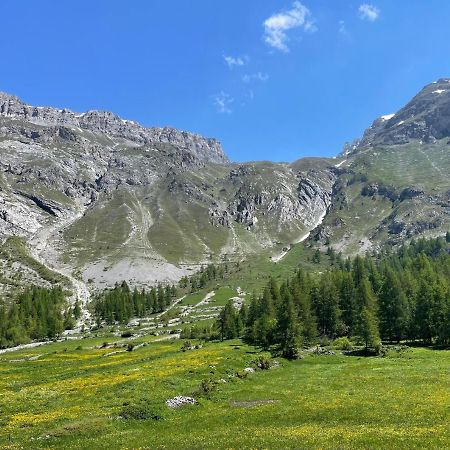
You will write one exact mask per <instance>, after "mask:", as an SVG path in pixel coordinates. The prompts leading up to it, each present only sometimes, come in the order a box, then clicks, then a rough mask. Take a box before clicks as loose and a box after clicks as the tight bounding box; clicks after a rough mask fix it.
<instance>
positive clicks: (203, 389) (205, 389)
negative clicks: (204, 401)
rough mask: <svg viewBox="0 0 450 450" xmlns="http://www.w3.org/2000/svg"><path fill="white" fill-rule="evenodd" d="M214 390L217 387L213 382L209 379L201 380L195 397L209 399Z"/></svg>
mask: <svg viewBox="0 0 450 450" xmlns="http://www.w3.org/2000/svg"><path fill="white" fill-rule="evenodd" d="M216 388H217V385H216V382H215V381H214V380H211V379H206V380H202V382H201V383H200V387H199V389H198V391H197V395H200V396H204V397H206V398H210V397H211V394H212V393H213V392H214V391H215V390H216Z"/></svg>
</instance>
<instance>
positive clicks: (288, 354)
mask: <svg viewBox="0 0 450 450" xmlns="http://www.w3.org/2000/svg"><path fill="white" fill-rule="evenodd" d="M282 356H283V358H286V359H299V357H300V352H299V350H298V348H297V347H295V346H291V345H290V346H287V347H285V348H284V349H283V352H282Z"/></svg>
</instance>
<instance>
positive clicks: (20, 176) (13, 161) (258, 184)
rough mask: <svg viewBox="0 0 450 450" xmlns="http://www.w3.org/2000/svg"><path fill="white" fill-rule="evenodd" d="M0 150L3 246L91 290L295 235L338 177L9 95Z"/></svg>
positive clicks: (327, 198) (320, 209)
mask: <svg viewBox="0 0 450 450" xmlns="http://www.w3.org/2000/svg"><path fill="white" fill-rule="evenodd" d="M0 152H1V155H2V157H1V159H0V243H1V241H4V240H5V239H6V238H7V237H8V236H12V235H15V236H21V237H23V238H25V239H26V240H28V242H29V243H30V246H31V248H32V250H33V252H34V254H35V255H36V256H37V257H39V258H40V259H41V260H42V261H43V262H45V263H49V264H50V265H53V266H55V267H61V266H60V264H61V261H62V260H63V259H64V261H65V264H66V265H69V267H67V268H66V269H65V270H66V272H67V273H71V271H72V269H73V268H76V269H78V270H79V271H80V272H81V273H82V274H83V275H84V277H85V280H87V279H92V280H93V283H94V284H95V285H97V286H98V287H104V286H108V285H110V284H114V282H115V281H117V279H122V278H125V279H127V280H129V281H131V282H132V283H133V282H135V283H141V284H145V283H146V282H148V284H151V283H154V282H156V281H169V280H171V281H173V280H175V279H177V278H180V277H181V276H183V275H184V274H185V273H186V270H188V268H189V269H192V268H194V269H195V267H196V264H200V263H206V262H208V261H211V260H217V259H221V258H225V257H226V258H228V259H229V258H233V257H236V258H239V259H241V258H242V257H243V256H246V255H248V254H250V253H252V254H255V253H258V252H260V251H261V250H263V249H266V248H270V247H271V246H274V245H276V244H279V243H284V244H286V245H287V244H289V243H292V242H295V241H296V240H297V239H298V238H299V236H302V235H304V234H305V233H306V232H307V231H309V230H310V229H311V228H313V227H314V225H315V223H316V222H317V220H318V218H319V217H322V216H323V215H324V214H325V212H326V211H327V209H328V208H329V206H330V204H331V201H332V187H333V183H334V180H335V178H336V177H335V174H334V173H333V172H332V171H331V170H329V169H328V167H321V168H320V169H315V168H314V167H313V166H314V163H312V164H310V165H308V167H297V166H296V165H295V164H292V165H291V164H275V163H273V164H272V163H248V164H232V163H230V162H229V161H228V158H227V157H226V155H225V154H224V152H223V150H222V148H221V146H220V144H219V142H218V141H216V140H215V139H206V138H203V137H201V136H198V135H196V134H192V133H188V132H182V131H178V130H176V129H173V128H144V127H142V126H140V125H139V124H137V123H135V122H132V121H128V120H123V119H121V118H120V117H118V116H116V115H115V114H113V113H110V112H102V111H88V112H86V113H83V114H76V113H74V112H72V111H70V110H67V109H56V108H49V107H34V106H30V105H27V104H26V103H24V102H22V101H21V100H20V99H18V98H17V97H14V96H10V95H7V94H0ZM185 267H187V268H186V269H185Z"/></svg>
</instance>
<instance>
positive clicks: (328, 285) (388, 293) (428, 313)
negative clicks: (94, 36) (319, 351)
mask: <svg viewBox="0 0 450 450" xmlns="http://www.w3.org/2000/svg"><path fill="white" fill-rule="evenodd" d="M449 240H450V236H447V239H441V238H440V239H432V240H420V241H413V242H412V243H411V244H410V245H407V246H403V247H401V248H400V249H399V250H398V251H397V252H396V253H395V254H385V255H384V256H382V257H378V258H373V257H368V256H367V257H364V258H363V257H356V258H354V259H353V260H350V259H348V260H346V261H343V260H342V259H340V258H338V259H337V260H336V263H335V265H334V267H333V268H332V269H330V270H328V271H327V272H324V273H322V274H320V275H318V276H314V275H311V274H307V273H305V272H304V271H302V270H299V271H298V272H297V273H296V275H295V276H294V277H292V278H291V279H289V280H288V281H286V282H284V283H282V284H281V285H280V286H279V285H278V284H277V283H276V282H275V281H274V280H273V279H272V280H270V282H269V283H268V284H267V286H266V287H265V289H264V291H263V293H262V294H261V295H260V296H256V295H254V296H253V299H252V301H251V302H250V305H249V307H248V309H247V308H246V307H245V308H244V309H243V310H241V311H240V312H237V311H236V310H234V308H233V306H232V304H231V303H230V304H228V305H227V307H226V308H225V309H224V310H223V311H222V313H221V316H220V318H219V320H218V323H217V328H218V329H219V330H220V332H221V336H222V338H234V337H237V336H243V337H245V339H246V340H247V341H248V342H250V343H252V344H255V345H258V346H261V347H262V348H264V349H269V348H271V347H272V346H276V347H278V348H280V349H281V350H282V353H283V354H284V355H285V356H287V357H295V355H296V353H297V350H298V348H299V347H301V346H305V345H311V344H315V343H316V342H317V341H318V338H319V337H328V338H330V339H334V338H337V337H341V336H347V337H349V338H352V339H354V340H357V341H359V342H360V343H361V344H362V345H364V346H365V348H366V349H368V348H377V347H378V346H380V345H381V340H383V341H386V342H399V341H402V340H410V341H412V340H420V341H422V342H423V343H425V344H434V343H437V344H443V345H448V344H449V343H450V254H449V250H448V241H449Z"/></svg>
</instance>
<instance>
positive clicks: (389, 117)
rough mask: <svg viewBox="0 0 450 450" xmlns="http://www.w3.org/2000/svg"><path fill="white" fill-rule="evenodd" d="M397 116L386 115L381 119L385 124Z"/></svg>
mask: <svg viewBox="0 0 450 450" xmlns="http://www.w3.org/2000/svg"><path fill="white" fill-rule="evenodd" d="M394 116H395V114H385V115H384V116H381V117H380V119H381V120H382V121H383V122H384V121H386V120H390V119H392V118H393V117H394Z"/></svg>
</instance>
